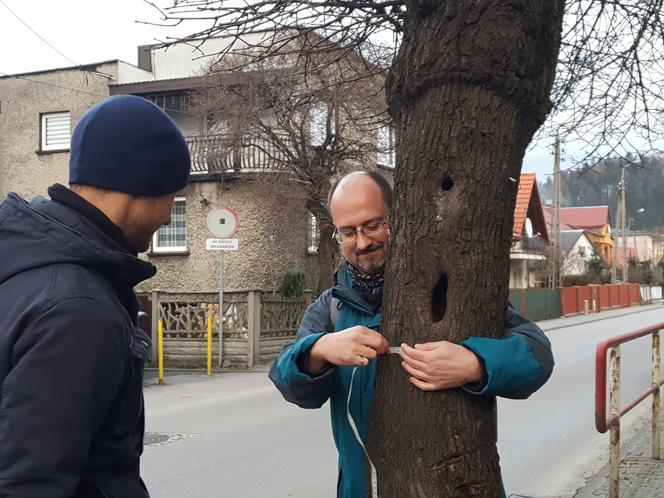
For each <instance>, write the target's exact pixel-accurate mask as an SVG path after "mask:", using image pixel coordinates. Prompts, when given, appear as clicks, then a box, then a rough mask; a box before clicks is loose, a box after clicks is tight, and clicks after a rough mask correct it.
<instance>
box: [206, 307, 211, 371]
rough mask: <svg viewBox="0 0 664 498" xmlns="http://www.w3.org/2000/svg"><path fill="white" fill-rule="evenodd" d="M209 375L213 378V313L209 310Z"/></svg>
mask: <svg viewBox="0 0 664 498" xmlns="http://www.w3.org/2000/svg"><path fill="white" fill-rule="evenodd" d="M207 374H208V377H212V313H211V312H210V310H208V319H207Z"/></svg>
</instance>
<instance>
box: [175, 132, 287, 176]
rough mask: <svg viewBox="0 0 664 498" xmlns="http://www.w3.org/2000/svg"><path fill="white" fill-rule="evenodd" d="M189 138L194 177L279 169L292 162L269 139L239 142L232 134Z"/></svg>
mask: <svg viewBox="0 0 664 498" xmlns="http://www.w3.org/2000/svg"><path fill="white" fill-rule="evenodd" d="M185 140H186V141H187V145H188V146H189V152H190V154H191V174H192V176H193V178H192V179H194V178H196V177H197V176H199V177H201V178H200V179H203V177H207V176H219V175H233V176H234V175H238V174H242V173H259V172H273V171H279V170H282V169H284V168H285V166H286V164H287V162H288V156H287V155H286V154H284V152H283V151H281V150H279V149H278V148H277V147H276V146H275V144H274V143H272V142H268V141H266V140H261V139H255V138H252V139H247V140H246V141H245V140H242V143H240V144H238V143H236V142H235V141H233V140H232V139H231V137H229V136H228V135H199V136H193V137H186V138H185Z"/></svg>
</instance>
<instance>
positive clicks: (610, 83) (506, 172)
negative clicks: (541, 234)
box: [164, 0, 664, 498]
mask: <svg viewBox="0 0 664 498" xmlns="http://www.w3.org/2000/svg"><path fill="white" fill-rule="evenodd" d="M661 10H662V9H661V1H638V0H631V1H628V0H623V1H605V0H602V1H600V0H585V1H584V0H578V1H570V2H568V4H567V6H566V11H567V17H566V18H565V19H566V21H565V22H564V23H563V18H564V13H565V12H564V11H565V2H564V1H563V0H514V1H511V2H504V1H498V0H458V1H442V0H405V1H402V0H398V1H392V0H384V1H381V0H367V1H363V0H262V1H261V0H258V1H247V2H244V3H242V4H238V3H235V2H228V1H209V0H182V1H176V2H175V3H174V4H173V5H172V7H171V8H170V9H167V10H165V11H164V14H165V16H166V18H170V19H175V20H185V19H187V18H189V17H201V16H203V17H204V16H208V17H209V18H210V19H211V20H213V21H214V24H213V25H212V27H211V28H210V29H208V30H205V31H203V32H199V33H196V36H200V37H206V36H210V35H213V34H216V33H223V34H228V35H237V36H238V37H239V36H241V35H242V34H246V33H248V32H250V31H256V30H261V29H274V28H281V27H291V26H298V27H300V29H304V30H305V31H307V32H309V31H310V32H315V33H317V35H318V36H320V37H321V39H322V40H325V41H327V42H330V43H335V44H336V45H337V46H339V47H341V48H342V49H343V50H345V51H347V52H349V53H350V52H354V53H357V54H358V55H362V56H364V57H365V58H367V59H369V60H371V55H372V52H373V50H374V48H375V44H376V43H375V42H376V40H377V39H380V38H379V37H380V36H381V35H382V34H383V33H385V32H393V33H394V36H395V38H396V41H397V43H396V47H398V49H397V51H396V55H395V57H394V59H393V62H392V65H391V68H390V71H389V74H388V76H387V79H386V97H387V103H388V107H389V112H390V115H391V116H392V117H393V119H394V121H395V123H396V135H397V147H396V148H397V168H396V173H395V194H396V196H395V197H396V206H395V212H394V213H393V218H392V220H393V226H392V228H393V229H392V234H391V254H390V258H389V261H388V268H387V276H388V278H387V284H386V292H385V300H384V307H383V311H384V315H383V333H384V335H385V336H386V337H387V338H388V340H389V342H390V343H392V344H398V343H400V342H402V341H403V342H407V343H411V344H412V343H416V342H425V341H434V340H450V341H455V342H459V341H461V340H463V339H465V338H466V337H468V336H471V335H483V336H489V337H498V336H499V335H500V334H501V332H502V331H501V329H502V323H503V319H504V312H505V307H506V304H507V292H508V289H507V282H508V275H509V245H510V239H511V233H512V231H511V224H512V212H513V209H514V201H515V194H516V185H515V183H514V182H513V181H512V180H511V179H514V178H518V174H519V171H520V168H521V163H522V159H523V156H524V153H525V150H526V147H527V146H528V144H529V143H530V141H531V139H532V138H533V136H534V134H535V133H536V132H537V130H538V129H539V128H540V126H541V125H542V124H543V122H544V121H545V119H546V117H547V115H548V114H549V112H550V111H551V109H552V101H553V103H554V104H555V105H556V106H557V107H556V112H557V113H559V116H560V117H561V118H562V125H561V124H560V123H556V122H555V121H554V122H552V128H553V129H554V131H556V132H559V133H568V134H570V133H571V134H573V133H575V132H578V131H581V128H580V126H581V125H582V124H589V125H593V124H594V125H597V124H600V129H599V133H598V134H596V135H594V138H595V140H593V141H589V142H590V143H591V144H592V147H599V146H600V145H605V144H610V146H611V147H613V148H614V149H616V148H618V147H619V146H624V145H628V142H629V138H630V137H629V133H628V132H629V131H634V130H636V131H640V132H642V133H643V134H644V135H645V137H646V138H648V137H650V139H651V141H652V137H653V136H655V134H658V133H660V132H661V129H659V128H658V127H659V126H660V125H661V117H662V116H661V111H659V110H658V109H661V108H662V106H661V100H660V99H661V97H660V96H661V95H663V94H664V92H662V91H661V88H660V87H659V86H658V85H661V83H658V81H661V76H660V75H661V66H660V61H661V60H662V57H661V56H662V36H661V33H662V32H663V30H662V21H661V19H660V14H661ZM563 24H564V25H563ZM377 37H378V38H377ZM561 37H562V52H561V56H560V58H559V49H560V47H561ZM263 48H264V47H263ZM233 50H234V48H233V47H231V48H229V49H228V51H227V53H232V52H233ZM327 50H329V45H326V44H325V43H322V44H321V45H319V46H314V47H311V50H310V52H309V54H312V53H313V54H316V53H319V52H325V51H327ZM263 53H264V55H266V56H268V55H269V53H270V50H266V51H264V52H263ZM309 54H303V57H305V58H307V57H309ZM557 64H559V66H558V69H559V71H558V74H557V78H556V79H555V83H554V76H556V67H557ZM646 71H649V72H650V74H648V75H646V74H645V72H646ZM658 78H659V79H658ZM552 92H553V93H552ZM628 102H632V103H635V104H636V106H635V107H633V108H630V109H633V111H632V110H629V111H628V110H627V109H626V108H627V106H626V104H627V103H628ZM657 103H659V105H654V104H657ZM569 123H573V124H574V125H573V126H564V125H565V124H568V125H569ZM582 136H584V137H588V136H589V135H587V134H585V133H583V134H582ZM562 138H564V137H562ZM495 443H496V425H495V419H494V402H493V400H492V399H491V398H481V397H471V396H467V395H464V394H463V393H460V392H457V391H443V392H436V393H423V392H421V391H418V390H416V389H413V388H412V386H410V385H409V384H408V382H407V379H406V378H405V377H404V375H403V373H402V372H401V370H400V367H399V366H398V365H397V363H396V360H395V359H393V358H387V359H385V360H382V362H381V363H380V364H379V370H378V378H377V381H376V393H375V399H374V405H373V411H372V415H371V420H370V426H369V434H368V450H369V453H370V454H371V455H372V457H373V459H374V462H375V463H376V467H377V469H378V476H379V481H380V485H379V491H380V494H381V496H390V497H391V496H409V497H430V496H440V497H459V498H461V497H464V498H466V497H480V496H481V497H496V496H499V495H500V471H499V464H498V457H497V451H496V445H495Z"/></svg>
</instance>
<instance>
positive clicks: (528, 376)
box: [270, 263, 553, 498]
mask: <svg viewBox="0 0 664 498" xmlns="http://www.w3.org/2000/svg"><path fill="white" fill-rule="evenodd" d="M333 298H336V299H338V300H339V302H340V303H341V308H340V310H339V315H338V317H337V319H336V325H333V323H332V320H331V319H330V301H331V300H332V299H333ZM355 325H363V326H365V327H369V328H372V329H374V330H380V313H374V312H373V311H372V309H371V307H370V306H369V305H368V304H367V303H366V302H364V300H363V299H362V298H361V297H360V295H359V294H358V293H357V292H356V291H355V290H354V289H352V280H351V278H350V275H349V274H348V272H347V270H346V266H345V264H344V263H342V264H341V266H340V268H339V272H338V273H337V284H336V285H335V287H334V288H332V289H328V290H327V291H325V292H324V293H323V294H321V296H320V297H319V298H318V300H317V301H316V302H314V303H313V304H312V305H311V306H309V308H307V310H306V312H305V314H304V318H303V319H302V323H301V324H300V328H299V330H298V332H297V338H296V340H295V342H292V343H289V344H286V345H285V346H284V348H283V350H282V352H281V354H280V355H279V357H278V358H277V359H276V360H275V361H274V363H273V364H272V367H271V368H270V379H272V381H273V382H274V384H275V385H276V386H277V389H279V391H280V392H281V394H282V395H283V396H284V398H285V399H286V400H287V401H290V402H291V403H295V404H297V405H298V406H301V407H302V408H319V407H320V406H322V405H323V404H324V403H325V402H326V401H327V400H328V399H329V400H330V409H331V415H332V433H333V436H334V441H335V443H336V446H337V449H338V450H339V484H338V489H337V495H338V496H339V497H340V498H361V497H363V496H364V489H365V487H364V468H365V464H364V459H365V456H364V452H363V450H362V447H361V446H360V445H359V443H358V442H357V440H356V439H355V436H354V434H353V432H352V429H351V426H350V424H349V422H348V418H347V414H346V407H347V404H348V392H349V389H350V386H351V379H352V383H353V391H352V396H351V401H350V413H351V415H352V417H353V419H354V420H355V423H356V424H357V427H358V430H359V433H360V434H361V437H362V439H363V440H364V438H365V436H366V430H367V426H368V414H369V409H370V407H371V403H372V401H373V392H374V381H375V378H376V361H375V360H372V361H370V362H369V365H368V366H367V367H364V368H358V369H357V372H356V374H355V376H354V377H351V376H352V372H353V369H354V367H351V366H347V367H346V366H344V367H331V368H328V369H327V370H326V371H324V373H322V374H321V375H319V376H315V377H312V376H311V375H310V374H309V373H308V372H307V371H306V367H305V365H306V358H307V356H308V354H309V351H310V350H311V347H312V346H313V344H314V343H315V342H316V341H317V340H318V339H319V338H320V337H321V336H322V335H323V334H326V333H330V332H333V331H339V330H344V329H346V328H349V327H352V326H355ZM462 344H463V345H464V346H465V347H467V348H468V349H470V350H471V351H473V352H474V353H475V354H476V355H477V356H478V357H479V359H480V360H481V362H482V363H483V364H484V367H485V374H486V377H485V379H484V382H483V383H482V385H479V386H475V388H470V387H467V388H465V390H466V391H468V392H469V393H471V394H474V395H486V396H494V395H495V396H503V397H507V398H527V397H528V396H530V394H532V393H533V392H535V391H536V390H537V389H539V388H540V387H541V386H542V385H543V384H544V383H545V382H546V381H547V379H548V378H549V377H550V375H551V372H552V369H553V355H552V353H551V344H550V343H549V340H548V339H547V337H546V336H545V335H544V334H543V333H542V331H541V330H540V329H539V327H537V325H535V324H534V323H532V322H531V321H529V320H527V319H526V318H524V317H522V316H521V315H519V314H518V313H516V312H515V311H514V310H513V309H512V308H509V309H508V310H507V317H506V325H505V334H504V335H503V337H502V338H501V339H491V338H488V337H470V338H469V339H467V340H465V341H464V342H463V343H462Z"/></svg>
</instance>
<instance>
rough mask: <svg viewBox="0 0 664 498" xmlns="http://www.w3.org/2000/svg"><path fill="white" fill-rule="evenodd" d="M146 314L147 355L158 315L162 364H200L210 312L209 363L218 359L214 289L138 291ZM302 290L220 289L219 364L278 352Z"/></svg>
mask: <svg viewBox="0 0 664 498" xmlns="http://www.w3.org/2000/svg"><path fill="white" fill-rule="evenodd" d="M139 298H140V301H141V308H142V309H143V311H146V312H147V313H148V315H149V320H148V321H149V327H147V326H146V325H148V324H144V326H146V328H148V329H149V333H150V335H151V337H152V353H153V354H152V357H153V358H156V346H157V340H156V330H157V321H158V320H160V319H161V320H163V327H164V365H165V367H166V368H205V365H206V357H207V356H206V354H207V349H206V348H207V341H206V333H207V331H206V324H207V317H208V314H210V313H211V314H212V328H213V341H212V344H213V350H212V351H213V364H214V365H218V364H219V295H218V294H216V293H192V294H174V293H166V292H157V291H155V292H152V293H150V294H143V295H140V296H139ZM310 302H311V295H310V294H307V295H305V296H304V297H302V298H298V299H284V298H281V297H278V296H274V295H272V294H271V293H264V292H262V291H260V290H241V291H234V292H225V293H224V310H223V313H222V316H223V325H224V327H223V329H224V335H223V344H222V345H223V347H222V355H223V356H222V366H224V367H230V368H249V369H250V368H253V367H254V366H255V365H257V364H259V363H266V362H269V361H271V360H272V359H273V358H275V357H276V356H277V354H278V353H279V351H281V348H282V346H283V344H284V343H285V342H286V341H287V340H289V339H294V338H295V334H296V332H297V327H298V325H299V323H300V320H301V319H302V314H303V313H304V310H305V308H306V307H307V306H308V305H309V304H310Z"/></svg>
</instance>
